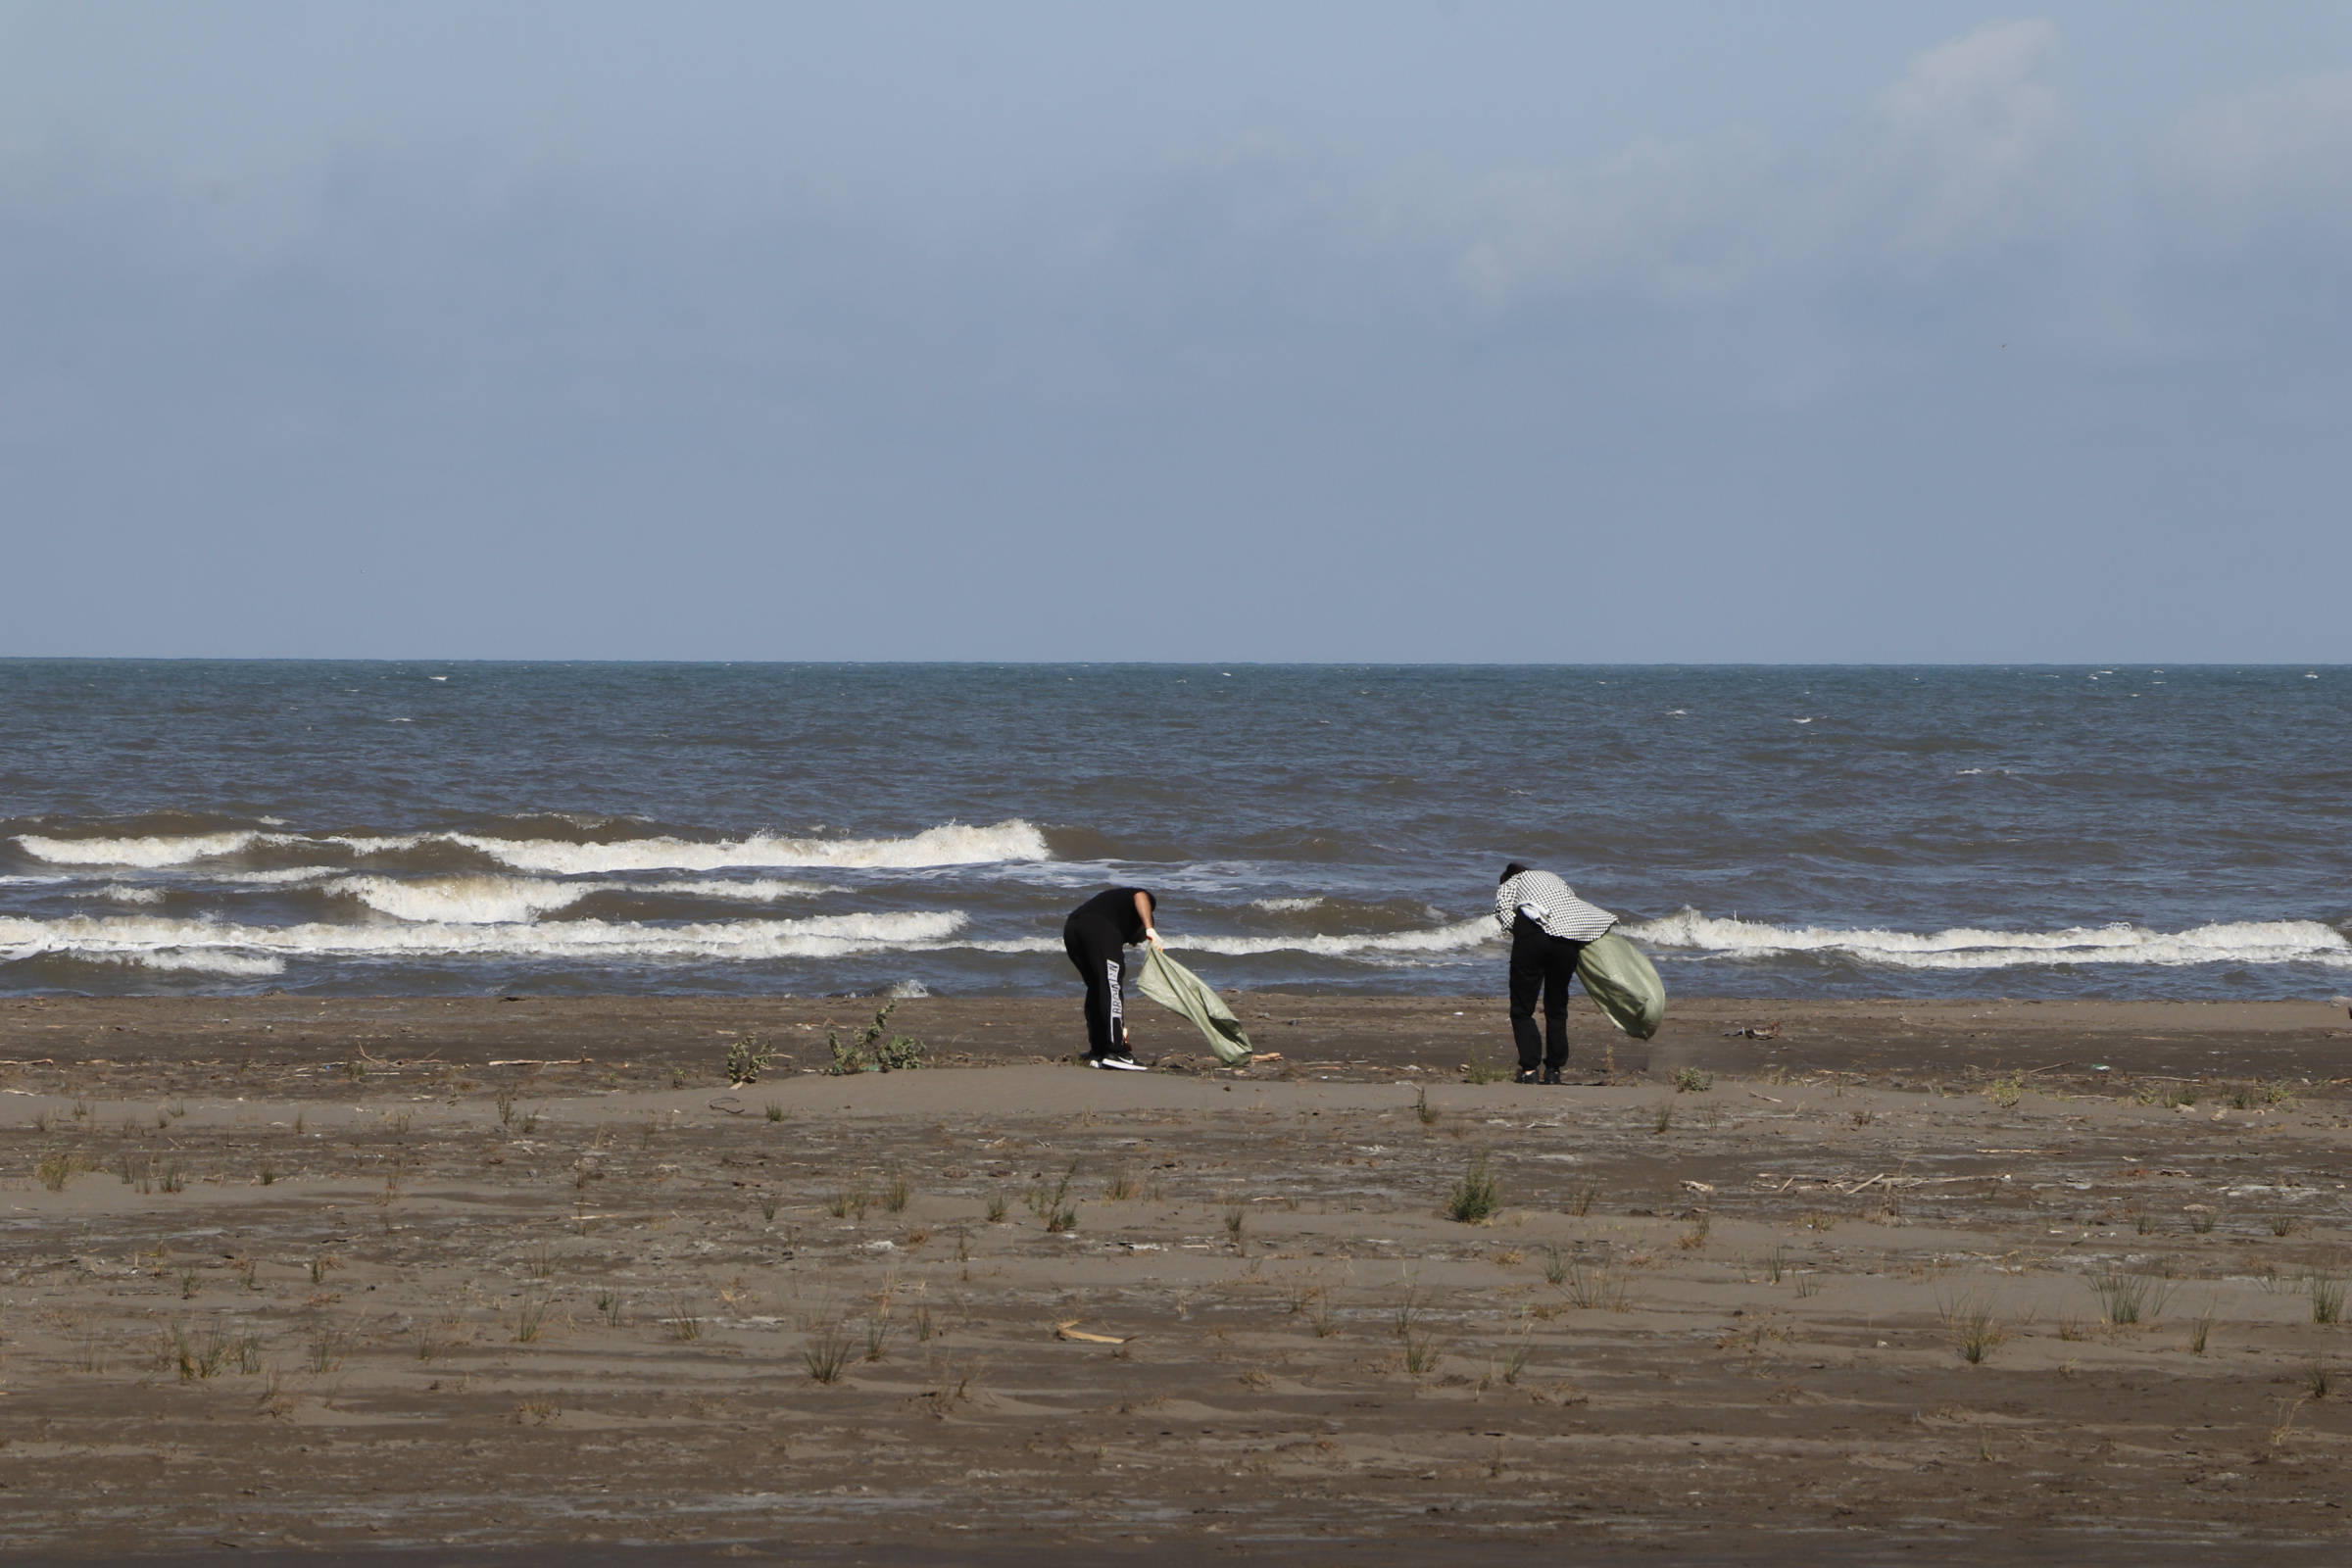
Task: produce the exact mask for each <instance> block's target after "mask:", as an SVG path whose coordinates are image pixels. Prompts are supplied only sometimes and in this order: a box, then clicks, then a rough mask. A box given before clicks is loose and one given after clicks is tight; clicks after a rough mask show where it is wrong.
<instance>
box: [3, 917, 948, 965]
mask: <svg viewBox="0 0 2352 1568" xmlns="http://www.w3.org/2000/svg"><path fill="white" fill-rule="evenodd" d="M963 925H964V916H963V914H962V912H961V911H959V910H955V909H946V910H939V911H934V912H912V911H907V912H894V913H885V914H827V915H812V916H809V917H808V918H806V919H799V920H732V921H716V922H711V923H707V924H700V925H680V926H654V925H640V924H638V923H636V922H634V921H605V920H558V921H552V922H549V923H547V924H544V925H525V924H519V923H504V924H472V923H466V922H460V921H451V920H432V921H417V922H415V923H407V924H400V925H392V924H381V923H378V924H367V925H330V924H325V923H322V922H313V923H309V924H304V925H291V926H255V925H231V924H227V923H225V922H222V923H215V922H212V921H207V920H176V919H165V918H162V917H159V916H143V915H114V916H105V917H91V916H80V915H76V916H69V917H67V918H64V919H57V920H26V919H13V918H6V917H0V958H4V959H7V960H10V961H14V960H18V959H23V958H28V957H32V956H37V955H39V954H43V953H73V954H78V955H80V956H85V957H95V958H110V957H111V958H120V959H124V960H130V961H139V962H147V961H150V960H151V959H153V958H156V957H159V956H171V957H170V961H172V962H175V963H180V964H181V965H182V966H188V965H192V964H194V963H195V962H197V961H198V956H204V955H218V956H220V962H221V963H223V964H225V963H228V962H231V961H238V960H243V959H253V960H257V961H260V960H269V961H271V962H276V961H278V960H280V959H282V958H285V957H296V956H325V957H344V958H394V957H404V956H435V955H438V956H482V957H501V958H593V959H597V960H600V961H609V960H612V959H617V958H722V959H751V958H787V957H799V958H809V957H814V958H826V957H841V956H849V955H853V954H860V953H878V952H884V951H889V950H894V949H920V948H931V947H938V946H940V945H942V944H943V943H945V942H946V941H947V939H948V938H950V937H952V936H954V935H955V934H956V932H957V931H959V930H961V929H962V927H963ZM238 972H243V971H238ZM254 972H257V973H260V972H275V971H274V970H269V971H260V970H257V971H254Z"/></svg>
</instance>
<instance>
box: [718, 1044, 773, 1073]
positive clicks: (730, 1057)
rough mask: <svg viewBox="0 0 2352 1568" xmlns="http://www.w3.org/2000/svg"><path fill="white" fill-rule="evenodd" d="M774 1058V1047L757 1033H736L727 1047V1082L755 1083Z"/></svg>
mask: <svg viewBox="0 0 2352 1568" xmlns="http://www.w3.org/2000/svg"><path fill="white" fill-rule="evenodd" d="M775 1059H776V1048H775V1047H774V1046H772V1045H770V1044H768V1043H767V1042H766V1041H764V1040H762V1039H760V1037H759V1036H758V1035H737V1036H736V1037H735V1043H734V1044H733V1045H731V1046H729V1047H727V1082H728V1083H730V1084H756V1083H758V1082H759V1081H760V1074H761V1073H763V1072H765V1071H767V1066H768V1063H769V1062H771V1061H774V1060H775Z"/></svg>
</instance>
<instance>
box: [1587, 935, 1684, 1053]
mask: <svg viewBox="0 0 2352 1568" xmlns="http://www.w3.org/2000/svg"><path fill="white" fill-rule="evenodd" d="M1576 977H1577V978H1578V979H1579V980H1582V981H1583V982H1584V983H1585V994H1586V995H1587V996H1590V997H1591V998H1592V999H1593V1001H1594V1002H1595V1003H1597V1004H1599V1005H1600V1010H1601V1011H1602V1012H1605V1013H1607V1014H1608V1015H1609V1022H1611V1023H1613V1024H1615V1025H1616V1026H1617V1027H1618V1028H1620V1029H1622V1030H1624V1031H1625V1032H1626V1033H1627V1034H1629V1035H1632V1036H1633V1037H1634V1038H1635V1039H1636V1040H1647V1039H1648V1038H1649V1037H1650V1036H1651V1035H1654V1034H1656V1033H1657V1032H1658V1023H1659V1020H1661V1019H1662V1018H1664V1017H1665V1016H1666V983H1665V982H1664V981H1662V980H1660V979H1659V978H1658V971H1657V970H1655V969H1653V968H1651V967H1650V963H1649V956H1648V955H1647V954H1644V953H1643V952H1642V950H1641V949H1640V948H1637V947H1635V946H1634V945H1633V944H1632V943H1631V942H1628V941H1626V940H1625V938H1623V937H1621V936H1619V935H1618V934H1617V933H1616V932H1614V931H1611V932H1608V933H1606V934H1605V935H1602V936H1599V937H1595V938H1594V939H1593V941H1591V942H1588V943H1586V944H1585V951H1584V952H1582V953H1580V954H1578V955H1577V956H1576Z"/></svg>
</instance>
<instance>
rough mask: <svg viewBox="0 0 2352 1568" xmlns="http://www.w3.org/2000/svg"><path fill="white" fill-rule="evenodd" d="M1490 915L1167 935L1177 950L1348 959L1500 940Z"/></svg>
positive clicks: (1423, 952) (1453, 950)
mask: <svg viewBox="0 0 2352 1568" xmlns="http://www.w3.org/2000/svg"><path fill="white" fill-rule="evenodd" d="M1500 940H1501V938H1500V935H1499V933H1498V932H1497V931H1496V929H1495V919H1494V916H1492V915H1475V916H1473V917H1471V918H1470V919H1467V920H1457V921H1455V922H1454V923H1453V924H1451V925H1442V926H1439V927H1437V928H1436V929H1435V930H1428V931H1388V932H1382V933H1380V934H1378V935H1363V936H1301V937H1204V936H1189V935H1188V936H1185V937H1182V938H1177V937H1170V938H1169V939H1168V946H1169V947H1170V948H1171V949H1175V950H1178V951H1182V950H1186V949H1189V950H1191V951H1193V952H1195V953H1214V954H1220V955H1222V956H1226V957H1230V958H1246V957H1250V956H1253V955H1256V954H1260V953H1311V954H1314V955H1315V956H1318V957H1325V958H1351V957H1360V956H1374V955H1387V954H1397V955H1404V956H1409V955H1428V954H1437V953H1458V952H1461V951H1462V950H1464V949H1466V948H1475V947H1478V946H1480V945H1481V944H1483V943H1488V942H1497V941H1500Z"/></svg>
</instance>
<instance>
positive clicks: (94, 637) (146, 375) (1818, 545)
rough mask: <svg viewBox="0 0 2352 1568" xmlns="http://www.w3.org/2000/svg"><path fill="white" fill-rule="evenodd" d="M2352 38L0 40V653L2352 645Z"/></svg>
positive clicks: (2235, 19) (2244, 16)
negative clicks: (2350, 596) (2351, 601)
mask: <svg viewBox="0 0 2352 1568" xmlns="http://www.w3.org/2000/svg"><path fill="white" fill-rule="evenodd" d="M2348 496H2352V3H2341V0H2339V3H2331V4H2320V3H2300V4H2297V3H2277V4H2254V3H2241V4H2232V5H2223V4H2209V5H2180V4H2168V3H2165V0H2128V3H2117V4H2061V5H2051V6H2041V7H2037V8H2034V9H2029V10H2019V11H2001V10H1993V9H1987V8H1986V7H1985V6H1983V5H1960V4H1944V3H1937V0H1919V3H1908V4H1902V5H1889V4H1886V3H1884V0H1857V3H1813V4H1805V3H1791V0H1778V3H1775V4H1771V5H1761V4H1738V3H1731V0H1721V3H1715V4H1677V3H1673V0H1644V3H1642V4H1632V3H1623V4H1615V5H1575V4H1563V3H1556V0H1555V3H1549V4H1529V5H1513V4H1501V3H1492V0H1459V3H1441V0H1427V3H1412V4H1390V5H1382V4H1377V3H1366V0H1347V3H1340V4H1290V5H1284V4H1272V3H1266V0H1252V3H1245V4H1231V5H1221V4H1214V3H1202V0H1187V3H1185V4H1181V5H1179V4H1168V5H1162V6H1157V7H1144V6H1130V5H1105V4H1100V3H1093V0H1088V3H1066V4H1063V3H1039V4H1022V3H1006V0H995V3H992V4H988V5H971V4H963V3H956V4H944V3H943V4H936V5H915V4H865V5H856V6H851V5H833V6H792V5H778V4H755V5H741V6H738V5H725V4H703V5H686V4H674V3H673V4H664V5H659V6H657V5H651V4H647V5H627V6H623V5H607V6H597V5H589V4H582V3H578V0H569V3H562V4H519V3H518V4H506V5H491V4H481V3H478V0H477V3H466V4H454V5H442V4H430V3H419V0H403V3H401V4H398V5H393V4H382V5H373V6H338V5H332V4H320V3H316V0H311V3H288V4H249V3H238V0H211V3H208V4H203V5H162V4H143V5H121V4H107V3H97V0H73V3H61V4H25V3H7V0H0V549H4V551H5V556H4V557H0V560H4V561H5V569H4V570H0V655H67V654H75V655H80V654H87V655H240V656H241V655H254V656H272V657H275V656H353V657H376V656H389V657H445V658H475V657H482V658H654V659H697V658H720V659H988V660H994V659H1083V660H1107V659H1193V658H1200V659H1234V660H1345V661H1356V660H1395V661H1421V660H1447V661H1452V660H1466V661H1480V662H1485V661H1512V662H1518V661H1536V662H1554V661H1567V662H1586V661H1598V662H1612V661H1615V662H1673V661H1690V662H1714V661H1828V662H1913V661H1920V662H1944V661H1968V662H2009V661H2043V660H2047V661H2073V660H2123V659H2135V660H2153V661H2168V662H2198V661H2216V662H2236V661H2282V662H2301V661H2311V662H2320V661H2329V662H2344V661H2352V630H2348V628H2352V613H2348V612H2347V607H2346V599H2347V590H2348V588H2352V504H2348V502H2347V498H2348Z"/></svg>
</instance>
